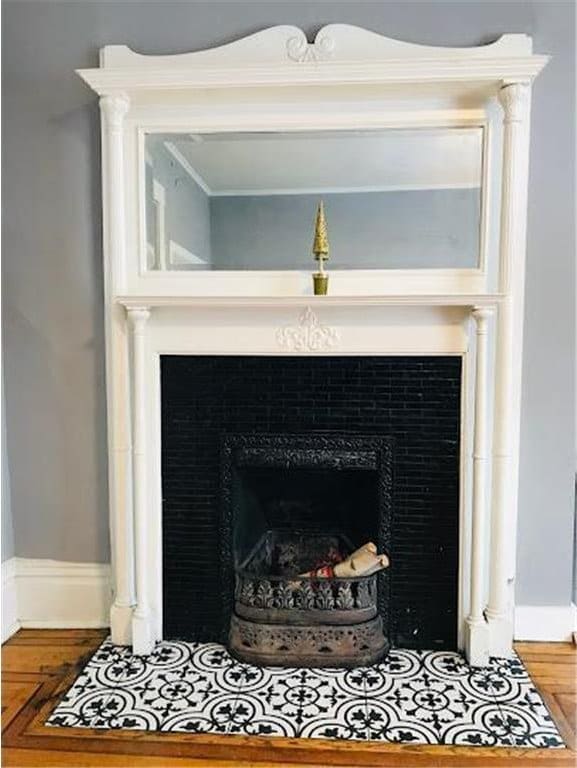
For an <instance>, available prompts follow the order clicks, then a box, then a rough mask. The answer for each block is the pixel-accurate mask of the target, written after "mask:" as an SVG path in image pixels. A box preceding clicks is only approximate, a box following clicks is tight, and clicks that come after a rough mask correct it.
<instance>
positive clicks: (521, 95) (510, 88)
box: [498, 82, 531, 123]
mask: <svg viewBox="0 0 577 768" xmlns="http://www.w3.org/2000/svg"><path fill="white" fill-rule="evenodd" d="M530 94H531V86H530V85H529V83H526V82H517V83H506V84H505V85H503V87H502V88H501V89H500V90H499V94H498V96H499V103H500V104H501V106H502V107H503V112H504V117H503V122H504V123H520V122H522V121H523V120H525V119H526V118H527V115H528V111H529V97H530Z"/></svg>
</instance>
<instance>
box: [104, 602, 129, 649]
mask: <svg viewBox="0 0 577 768" xmlns="http://www.w3.org/2000/svg"><path fill="white" fill-rule="evenodd" d="M133 612H134V607H133V606H132V605H117V604H116V603H112V607H111V608H110V635H111V637H112V642H113V643H114V645H130V644H131V643H132V614H133Z"/></svg>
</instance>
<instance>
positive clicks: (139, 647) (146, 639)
mask: <svg viewBox="0 0 577 768" xmlns="http://www.w3.org/2000/svg"><path fill="white" fill-rule="evenodd" d="M153 650H154V639H153V637H152V627H151V619H150V616H149V615H147V614H144V615H142V614H139V613H138V608H137V609H136V611H135V612H134V614H133V616H132V652H133V653H135V654H136V655H137V656H148V654H149V653H152V651H153Z"/></svg>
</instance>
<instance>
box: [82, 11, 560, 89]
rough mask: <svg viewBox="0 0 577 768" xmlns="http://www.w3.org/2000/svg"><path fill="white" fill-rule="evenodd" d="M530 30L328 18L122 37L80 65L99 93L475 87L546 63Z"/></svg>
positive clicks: (526, 74) (529, 73)
mask: <svg viewBox="0 0 577 768" xmlns="http://www.w3.org/2000/svg"><path fill="white" fill-rule="evenodd" d="M547 61H548V57H547V56H536V55H534V54H533V53H532V41H531V38H530V37H529V36H528V35H522V34H515V35H503V36H502V37H501V38H499V39H498V40H497V41H495V42H494V43H491V44H489V45H482V46H478V47H471V48H449V47H436V46H426V45H416V44H414V43H406V42H402V41H400V40H394V39H392V38H387V37H384V36H383V35H379V34H376V33H375V32H371V31H369V30H366V29H362V28H361V27H356V26H352V25H350V24H329V25H328V26H325V27H323V28H322V29H321V30H320V31H319V32H318V33H317V35H316V37H315V40H314V41H313V42H311V43H309V41H308V40H307V37H306V35H305V33H304V32H303V31H302V30H301V29H299V28H298V27H293V26H288V25H282V26H276V27H271V28H270V29H265V30H262V31H261V32H257V33H256V34H253V35H249V36H248V37H244V38H242V39H240V40H236V41H234V42H232V43H228V44H227V45H222V46H219V47H217V48H214V49H212V50H204V51H197V52H194V53H183V54H177V55H168V56H145V55H142V54H139V53H136V52H134V51H131V50H130V48H128V47H127V46H124V45H110V46H106V47H105V48H102V49H101V51H100V68H98V69H81V70H77V72H78V74H79V75H80V76H81V77H82V78H83V79H84V80H85V81H86V82H87V83H88V84H89V85H90V86H91V87H92V88H93V89H94V90H95V91H97V92H98V93H101V94H103V93H112V92H114V91H117V90H118V89H119V88H125V89H127V90H128V91H138V90H142V89H145V90H147V91H150V90H158V91H162V90H174V89H187V88H191V89H198V88H235V87H237V88H238V87H240V88H254V87H262V86H273V85H277V86H280V85H282V86H286V85H307V86H312V85H316V86H319V85H329V84H335V83H337V84H339V85H340V84H343V83H347V84H382V85H385V84H389V85H393V84H400V83H402V84H404V86H405V87H407V86H409V85H414V84H418V83H435V84H442V83H458V84H460V85H462V84H464V85H466V86H469V88H471V87H472V85H473V84H475V85H476V86H477V88H478V84H479V83H480V82H486V83H490V84H491V85H495V86H498V84H500V83H501V82H503V80H505V81H507V80H509V81H510V80H511V79H516V80H519V79H523V80H531V79H532V78H534V77H535V76H536V75H537V74H538V73H539V71H540V70H541V69H542V68H543V66H544V65H545V64H546V63H547Z"/></svg>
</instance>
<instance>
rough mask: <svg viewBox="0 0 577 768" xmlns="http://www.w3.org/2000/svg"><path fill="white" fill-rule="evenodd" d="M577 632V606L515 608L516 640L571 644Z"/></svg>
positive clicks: (527, 606)
mask: <svg viewBox="0 0 577 768" xmlns="http://www.w3.org/2000/svg"><path fill="white" fill-rule="evenodd" d="M575 631H577V606H576V605H575V604H574V603H571V605H518V606H516V608H515V640H534V641H541V642H547V641H549V642H570V641H571V640H572V639H573V633H574V632H575Z"/></svg>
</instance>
